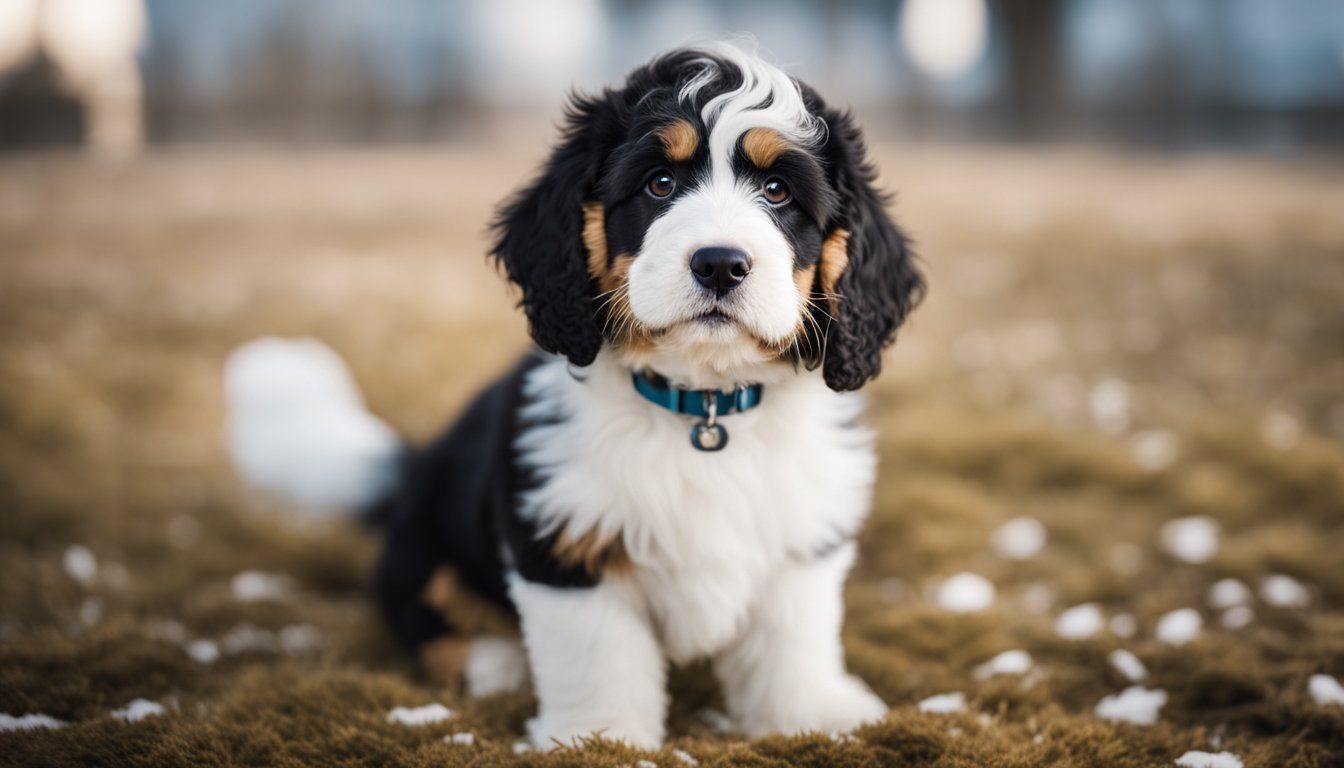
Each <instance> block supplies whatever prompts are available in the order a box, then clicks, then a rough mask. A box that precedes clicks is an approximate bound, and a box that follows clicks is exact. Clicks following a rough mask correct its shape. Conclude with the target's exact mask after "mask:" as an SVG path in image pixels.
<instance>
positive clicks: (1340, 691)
mask: <svg viewBox="0 0 1344 768" xmlns="http://www.w3.org/2000/svg"><path fill="white" fill-rule="evenodd" d="M1307 692H1308V693H1310V694H1311V700H1312V701H1314V702H1316V703H1317V704H1319V705H1321V706H1325V705H1326V704H1334V705H1336V706H1341V707H1344V685H1340V684H1339V681H1338V680H1336V679H1335V678H1333V677H1331V676H1330V675H1312V676H1311V679H1309V680H1307Z"/></svg>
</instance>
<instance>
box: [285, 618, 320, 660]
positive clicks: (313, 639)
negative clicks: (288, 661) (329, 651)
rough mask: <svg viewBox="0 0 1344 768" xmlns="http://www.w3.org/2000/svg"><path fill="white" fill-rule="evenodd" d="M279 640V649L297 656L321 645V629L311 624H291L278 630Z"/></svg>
mask: <svg viewBox="0 0 1344 768" xmlns="http://www.w3.org/2000/svg"><path fill="white" fill-rule="evenodd" d="M279 640H280V650H281V651H284V652H285V653H287V654H289V655H290V656H298V655H301V654H305V653H309V652H312V651H314V650H316V649H318V648H319V647H321V646H322V630H320V629H318V628H317V627H315V626H313V625H312V624H291V625H289V626H287V627H285V628H284V629H281V630H280V635H279Z"/></svg>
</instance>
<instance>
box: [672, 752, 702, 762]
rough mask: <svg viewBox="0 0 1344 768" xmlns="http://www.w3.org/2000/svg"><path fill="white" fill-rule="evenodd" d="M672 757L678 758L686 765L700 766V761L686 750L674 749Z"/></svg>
mask: <svg viewBox="0 0 1344 768" xmlns="http://www.w3.org/2000/svg"><path fill="white" fill-rule="evenodd" d="M672 756H673V757H675V758H677V759H678V760H680V761H681V762H683V763H685V764H687V765H699V764H700V761H699V760H696V759H695V757H694V756H692V755H691V753H690V752H687V751H686V750H684V749H674V750H672Z"/></svg>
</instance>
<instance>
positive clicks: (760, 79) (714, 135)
mask: <svg viewBox="0 0 1344 768" xmlns="http://www.w3.org/2000/svg"><path fill="white" fill-rule="evenodd" d="M694 50H696V51H698V52H700V53H703V54H704V56H703V58H699V59H696V61H697V63H699V64H700V65H701V69H700V71H699V72H698V73H696V75H695V77H693V78H691V80H690V81H689V82H687V83H686V84H685V85H683V86H682V88H681V91H680V92H679V93H678V94H677V98H678V99H679V100H681V101H690V100H692V99H694V98H695V96H696V94H698V93H699V92H700V91H701V90H702V89H704V88H705V87H707V86H709V85H712V84H714V83H717V82H719V81H720V80H721V79H723V78H724V77H726V76H731V74H732V73H725V72H724V71H723V67H724V66H725V65H726V66H727V67H729V68H731V69H733V70H736V72H737V74H739V75H740V76H741V79H742V82H741V83H740V84H739V85H738V86H737V87H736V88H734V89H732V90H731V91H726V92H724V93H721V94H719V95H717V96H715V97H714V98H712V99H710V100H709V101H708V102H706V103H705V106H704V107H703V108H702V109H701V110H700V119H701V120H703V121H704V123H705V125H706V126H707V127H708V128H709V156H710V163H711V167H712V168H713V175H714V178H715V180H716V181H720V180H723V179H725V178H726V177H727V176H728V175H729V174H731V173H732V155H733V149H734V148H735V147H736V146H737V140H738V138H739V137H741V136H742V134H743V133H745V132H746V131H747V130H749V129H751V128H771V129H773V130H776V131H778V132H779V133H780V135H782V136H784V138H786V139H788V140H789V141H791V142H793V143H795V144H798V145H799V146H804V147H806V146H812V145H815V144H816V143H817V142H819V141H821V139H822V137H823V136H824V135H825V131H826V124H825V123H824V122H822V121H821V120H820V119H818V118H817V117H816V116H815V115H813V114H811V113H810V112H808V111H807V106H806V105H805V104H804V103H803V93H802V91H801V90H800V89H799V88H798V83H796V82H794V80H793V78H791V77H789V76H788V75H786V74H784V72H783V71H781V70H780V69H779V68H778V67H775V66H773V65H771V64H768V63H766V62H765V61H764V60H763V59H761V57H760V56H758V55H756V54H755V53H754V52H748V51H745V50H743V49H742V48H739V47H738V46H736V45H734V44H732V43H724V42H718V43H706V44H704V45H699V46H696V47H695V48H694Z"/></svg>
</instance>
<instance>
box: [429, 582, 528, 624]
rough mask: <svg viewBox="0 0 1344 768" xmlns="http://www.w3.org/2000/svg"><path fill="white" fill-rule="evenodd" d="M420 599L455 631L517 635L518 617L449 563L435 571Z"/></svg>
mask: <svg viewBox="0 0 1344 768" xmlns="http://www.w3.org/2000/svg"><path fill="white" fill-rule="evenodd" d="M420 602H422V603H424V604H425V605H426V606H428V607H430V608H432V609H433V610H434V611H436V612H437V613H438V614H439V615H440V616H442V617H443V620H444V622H445V623H446V624H447V625H448V626H449V627H450V628H451V629H452V630H453V632H454V633H455V634H458V635H479V634H491V635H504V636H505V637H516V636H517V635H518V621H517V619H515V618H514V617H513V616H512V615H510V614H509V612H508V611H506V610H504V609H503V608H501V607H499V606H498V605H495V604H494V603H492V602H490V601H489V600H487V599H485V598H484V597H482V596H480V595H479V594H477V593H476V592H474V591H472V589H471V588H469V587H467V586H466V585H465V584H463V583H462V580H461V578H459V577H458V575H457V571H456V570H454V569H453V568H451V567H449V566H446V565H441V566H439V567H438V568H436V569H435V570H434V573H433V574H431V575H430V577H429V581H427V582H425V588H424V590H422V591H421V592H420Z"/></svg>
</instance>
